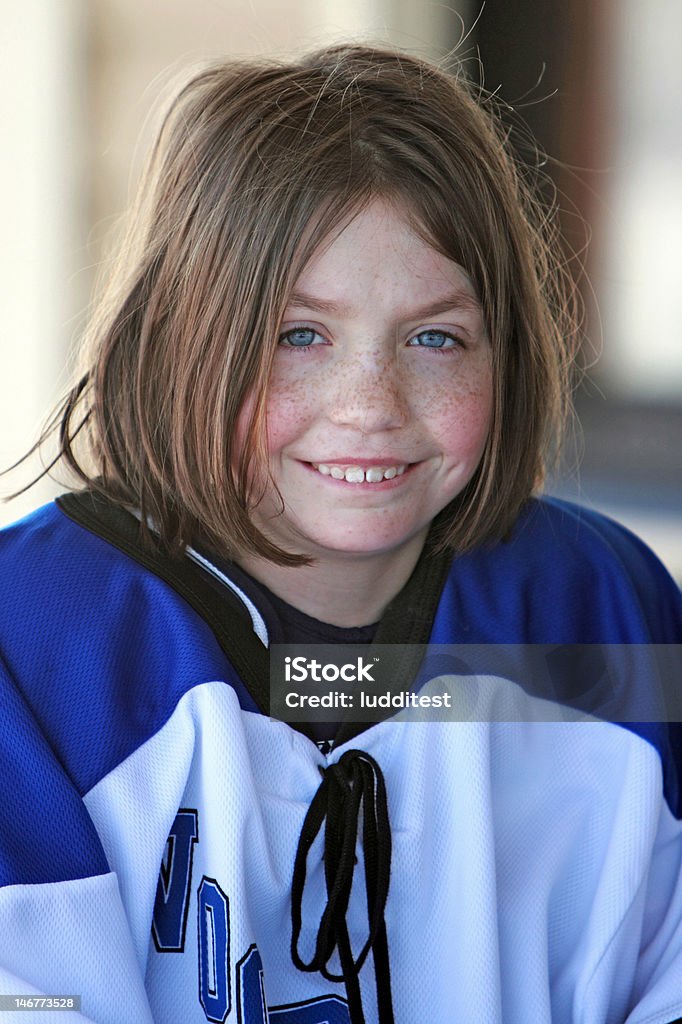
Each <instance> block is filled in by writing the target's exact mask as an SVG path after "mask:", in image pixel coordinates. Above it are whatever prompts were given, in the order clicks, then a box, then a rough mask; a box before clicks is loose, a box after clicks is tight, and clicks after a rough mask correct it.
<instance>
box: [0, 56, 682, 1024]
mask: <svg viewBox="0 0 682 1024" xmlns="http://www.w3.org/2000/svg"><path fill="white" fill-rule="evenodd" d="M573 337H574V323H573V320H572V304H571V289H570V285H569V284H568V282H567V280H566V278H565V276H563V275H562V272H561V270H560V267H559V257H558V246H557V242H556V238H555V235H554V234H553V229H552V228H551V218H549V217H548V216H547V215H546V214H545V213H544V212H543V211H542V210H541V209H540V208H539V207H538V206H537V204H536V202H535V200H533V199H532V198H531V196H530V194H529V193H528V190H527V188H526V186H525V184H524V179H523V176H522V175H521V174H520V173H519V171H517V170H516V168H515V166H514V163H513V161H512V159H511V157H510V155H509V151H508V146H507V144H506V140H505V137H504V133H503V132H502V130H501V129H500V127H499V126H498V124H497V123H496V121H495V118H494V117H493V114H492V113H491V111H490V109H489V108H488V107H486V106H485V105H479V103H478V102H476V101H475V100H474V98H472V95H471V93H470V91H469V89H468V87H467V86H466V84H465V83H464V82H463V81H462V80H461V79H460V78H458V77H456V76H455V77H453V76H451V75H450V74H447V73H445V72H443V71H441V70H439V69H438V68H437V67H435V66H433V65H431V64H428V63H426V62H424V61H422V60H418V59H416V58H414V57H411V56H408V55H406V54H403V53H395V52H389V51H384V50H380V49H372V48H369V47H363V46H342V47H336V48H333V49H328V50H323V51H320V52H317V53H314V54H312V55H310V56H307V57H305V58H304V59H302V60H300V61H297V62H294V63H290V64H275V63H223V64H216V65H215V66H212V67H209V68H207V69H206V70H205V71H203V72H202V73H200V74H198V75H197V76H196V77H195V78H194V79H193V80H192V81H191V82H190V83H189V84H188V85H187V86H186V87H185V88H184V89H183V90H182V92H181V93H180V94H179V96H178V97H177V98H176V100H175V102H174V103H173V106H172V108H171V110H170V112H169V114H168V116H167V117H166V120H165V122H164V124H163V127H162V129H161V132H160V136H159V139H158V141H157V144H156V147H155V149H154V151H153V155H152V159H151V163H150V167H149V170H148V172H147V175H146V177H145V180H144V182H143V186H142V192H141V199H140V204H139V206H138V209H137V210H136V212H135V214H134V216H133V218H132V220H131V232H130V235H129V237H128V238H127V239H126V242H125V244H124V246H123V249H122V256H121V261H120V264H119V266H118V269H117V271H116V273H115V274H114V276H113V278H112V284H111V288H110V290H109V293H108V294H107V296H106V297H105V299H104V301H103V303H102V306H101V308H100V311H99V314H98V316H97V318H96V320H95V323H94V325H93V327H92V331H91V339H90V341H91V349H90V355H89V361H88V362H87V366H86V369H85V371H84V373H83V375H82V377H81V379H80V382H79V383H78V385H77V387H75V388H74V390H73V391H72V393H71V394H70V395H69V397H68V399H67V401H66V404H65V406H64V408H63V410H62V411H61V414H60V417H59V419H60V429H61V434H60V437H61V454H62V456H63V459H64V460H65V462H66V463H67V464H68V465H69V466H70V467H71V468H72V469H73V470H75V471H76V472H77V473H78V475H79V477H80V481H81V485H82V486H81V489H80V490H79V491H78V492H77V493H73V494H69V495H65V496H63V497H62V498H60V499H58V500H57V502H56V503H55V504H53V505H50V506H48V507H46V508H43V509H41V510H39V511H38V512H36V513H35V514H33V515H32V516H30V517H29V518H28V519H26V520H25V521H24V522H22V523H19V524H17V525H16V526H14V527H12V528H10V529H9V530H7V531H6V532H5V534H4V535H3V537H2V541H1V543H0V564H1V566H2V572H3V574H4V576H3V578H4V579H5V581H6V586H7V596H6V598H5V601H4V602H3V605H2V610H1V611H0V637H1V638H2V639H1V643H2V652H3V660H2V663H1V673H2V675H1V681H2V691H1V692H2V702H3V714H4V719H3V721H4V723H5V724H4V729H3V738H2V744H3V752H2V759H1V761H0V764H1V765H2V784H3V799H2V802H1V803H0V814H2V816H3V822H2V830H1V833H0V835H1V843H2V847H1V858H0V868H1V871H2V876H3V879H2V880H3V882H4V883H5V888H4V889H3V891H2V895H0V916H1V919H2V928H1V929H0V963H1V969H2V973H1V975H0V977H1V981H0V986H1V989H0V990H1V991H2V993H5V999H6V1000H10V1002H11V1001H12V1000H17V999H19V1000H20V1001H21V1000H22V999H23V1000H24V1006H27V1005H29V1006H31V1007H33V1011H34V1015H35V1019H42V1017H40V1016H38V1012H37V1011H36V1006H43V1005H44V1004H43V1003H40V999H42V998H45V999H47V1000H50V999H53V998H54V997H57V996H60V997H64V998H67V1000H68V998H72V1004H71V1005H72V1008H73V1009H72V1017H71V1019H74V1020H89V1021H97V1022H99V1024H120V1022H135V1024H143V1022H150V1021H158V1022H164V1024H170V1022H178V1024H180V1022H181V1024H190V1022H192V1021H197V1022H199V1021H204V1020H209V1021H220V1022H222V1021H230V1022H236V1021H239V1022H241V1024H262V1022H265V1021H266V1020H269V1021H270V1022H277V1024H321V1022H323V1021H327V1022H333V1024H360V1022H363V1021H367V1022H380V1024H387V1022H391V1021H396V1022H399V1024H416V1022H418V1021H433V1022H438V1024H451V1022H455V1021H456V1022H473V1021H476V1022H477V1024H483V1022H485V1024H503V1022H504V1024H529V1022H534V1024H549V1022H557V1024H568V1022H571V1024H578V1022H580V1024H616V1022H624V1021H627V1022H628V1024H645V1022H646V1024H667V1022H671V1021H674V1020H675V1019H676V1018H677V1017H678V1016H679V1015H680V1014H682V876H681V872H680V864H681V860H682V829H681V826H680V812H681V810H682V808H681V805H680V790H679V777H680V776H679V761H676V760H675V758H676V756H677V758H678V759H679V742H676V741H678V740H679V733H678V732H676V731H675V729H676V727H675V726H673V725H670V724H665V722H660V723H659V724H656V723H650V724H648V725H647V724H645V725H635V724H627V725H626V724H621V725H617V724H613V723H612V722H609V721H607V720H602V721H591V722H589V723H585V722H579V721H568V720H567V721H562V720H557V721H554V722H538V721H528V722H523V721H515V722H507V723H504V722H500V721H494V720H493V719H492V717H491V718H489V719H488V720H485V721H483V720H481V721H467V722H455V721H445V722H441V721H420V722H415V721H404V720H400V721H398V720H391V719H390V718H387V720H384V721H376V722H374V723H369V724H364V725H361V724H355V725H353V724H352V723H350V722H348V721H345V722H343V723H341V724H339V722H338V721H337V722H331V723H330V722H328V723H326V724H323V725H321V726H319V725H318V726H310V725H301V726H297V727H296V728H294V727H293V726H292V725H291V724H287V723H285V722H282V721H277V720H274V719H271V718H270V717H269V715H268V708H269V704H268V696H269V694H268V645H269V644H273V643H283V642H285V643H324V644H328V643H339V642H342V643H349V642H350V643H359V644H363V645H366V646H365V647H363V648H361V650H362V651H363V652H365V653H367V652H369V653H370V654H371V653H372V652H375V651H381V650H382V645H385V644H403V645H410V646H409V647H405V652H406V657H405V661H404V664H403V667H402V668H401V669H400V671H401V672H402V673H403V676H405V679H406V682H407V685H408V687H409V685H410V684H414V687H415V692H416V690H417V689H418V688H419V687H418V685H417V683H415V676H414V670H412V669H410V665H412V664H413V662H414V659H412V658H411V656H410V655H411V652H414V650H415V649H416V650H420V649H421V646H422V645H425V644H446V645H459V644H467V645H472V644H475V645H480V647H481V649H482V650H484V651H485V650H488V649H489V645H499V644H507V645H535V644H544V645H552V650H553V651H562V650H563V651H565V650H569V652H570V651H572V650H574V648H573V647H572V646H570V645H578V644H590V645H592V644H610V645H632V644H637V645H650V644H657V645H674V644H679V643H680V642H681V641H682V604H681V601H680V596H679V594H678V592H677V590H676V588H675V587H674V584H673V583H672V581H671V580H670V578H669V577H668V576H667V574H666V572H665V570H664V569H663V568H662V567H661V566H660V564H659V563H658V562H657V561H656V559H655V558H654V557H653V556H652V554H651V553H650V552H649V551H648V550H647V549H645V548H644V547H643V545H642V544H641V543H640V542H639V541H638V540H637V539H636V538H634V537H633V536H631V535H630V534H628V533H627V532H626V531H625V530H623V529H622V528H621V527H619V526H617V525H616V524H614V523H612V522H610V521H608V520H606V519H604V518H602V517H601V516H599V515H597V514H595V513H590V512H586V511H584V510H579V509H577V508H575V507H572V506H570V505H568V504H565V503H562V502H559V501H554V500H549V499H539V498H537V497H533V495H534V493H535V492H536V491H537V490H538V488H539V486H540V483H541V480H542V475H543V467H544V464H545V459H546V457H547V453H548V450H549V447H550V445H551V443H552V440H553V439H554V438H555V437H556V431H557V425H558V423H559V422H560V418H561V413H562V409H563V406H564V401H565V395H566V371H567V366H568V362H569V355H570V347H571V341H572V338H573ZM458 649H459V648H458ZM490 649H491V648H490ZM670 650H674V648H672V647H671V648H670ZM465 675H466V673H465V672H462V673H461V674H460V675H459V676H457V675H455V676H452V675H451V676H450V678H449V680H448V685H449V687H450V690H451V692H457V690H458V688H459V686H460V684H461V685H462V686H464V682H465ZM401 678H402V677H401ZM405 679H403V680H402V681H403V682H404V681H405ZM581 682H582V680H581ZM500 683H502V685H503V686H505V685H506V686H508V687H510V688H511V687H514V686H515V687H517V688H518V685H519V683H520V684H521V686H522V687H524V688H525V690H526V691H527V695H528V696H529V699H531V701H532V699H535V700H536V703H537V696H538V694H537V692H536V690H537V687H535V682H534V680H533V679H531V678H524V677H523V673H522V674H521V678H520V679H518V678H517V679H514V678H511V679H509V680H508V681H507V682H506V683H505V682H504V679H500V678H498V679H497V680H494V679H493V678H492V677H490V679H489V685H490V686H494V685H499V684H500ZM479 684H480V685H481V686H483V687H485V686H486V685H488V684H487V683H486V679H485V678H484V677H481V678H479ZM419 685H421V684H419ZM645 685H646V680H645V679H644V678H643V677H638V678H636V679H635V682H634V684H632V686H633V694H634V697H635V698H637V696H638V695H639V694H640V692H641V691H642V688H643V686H645ZM534 687H535V690H534ZM590 710H591V711H592V712H593V714H594V716H595V717H597V718H600V717H601V718H603V719H606V718H607V717H608V716H607V715H606V714H605V713H601V714H600V711H601V706H600V705H599V704H598V703H597V704H596V705H595V703H594V702H593V704H592V705H591V708H590ZM336 714H338V712H337V713H336ZM388 715H389V712H386V716H388ZM331 717H334V715H332V716H331ZM346 717H349V716H346ZM481 717H482V716H481ZM531 717H532V716H531ZM557 718H558V719H560V718H561V716H560V715H557ZM360 817H362V821H360ZM75 997H79V1000H80V1002H79V1001H78V999H76V998H75ZM31 998H34V999H35V1000H36V1001H35V1002H32V1003H26V1000H30V999H31ZM10 1002H6V1003H5V1004H4V1005H5V1006H6V1007H8V1008H11V1006H10ZM67 1019H68V1017H67Z"/></svg>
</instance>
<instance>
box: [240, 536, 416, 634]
mask: <svg viewBox="0 0 682 1024" xmlns="http://www.w3.org/2000/svg"><path fill="white" fill-rule="evenodd" d="M424 539H425V537H424V536H422V535H420V536H419V537H417V538H414V539H413V543H412V544H410V545H409V546H408V547H407V548H406V549H403V550H401V551H400V553H398V554H397V553H396V552H395V551H392V552H387V553H386V554H373V555H371V556H363V555H361V554H358V555H350V554H347V553H343V554H342V555H341V554H340V555H339V556H337V557H334V555H333V554H332V555H331V556H329V555H325V557H324V558H320V559H317V560H316V561H315V562H314V563H313V564H312V565H303V566H295V567H291V566H284V565H275V564H274V563H273V562H269V561H267V560H266V559H263V558H260V557H258V556H255V555H244V556H243V557H240V558H238V559H237V562H238V563H239V564H240V565H241V566H242V568H243V569H245V570H246V571H247V572H248V573H250V574H251V576H253V577H254V579H256V580H259V581H260V582H261V583H263V584H264V585H265V586H266V587H267V588H268V589H269V590H271V591H272V592H273V593H274V594H277V596H278V597H281V598H282V599H283V600H284V601H286V602H287V603H288V604H290V605H293V607H294V608H298V609H299V611H302V612H305V613H306V615H310V616H312V617H313V618H315V619H318V620H320V621H321V622H327V623H329V624H330V625H333V626H346V627H352V626H369V625H371V624H373V623H374V622H378V621H379V619H380V618H381V616H382V615H383V613H384V611H385V609H386V607H387V605H388V604H389V603H390V602H391V601H392V600H393V598H394V597H395V596H396V594H398V593H399V592H400V591H401V590H402V588H403V587H404V586H405V584H406V583H407V581H408V579H409V578H410V575H411V574H412V570H413V569H414V567H415V565H416V564H417V561H418V560H419V555H420V554H421V551H422V548H423V546H424Z"/></svg>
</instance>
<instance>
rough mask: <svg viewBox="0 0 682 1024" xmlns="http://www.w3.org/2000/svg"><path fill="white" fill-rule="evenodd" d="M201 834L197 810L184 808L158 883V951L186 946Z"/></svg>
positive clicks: (170, 838)
mask: <svg viewBox="0 0 682 1024" xmlns="http://www.w3.org/2000/svg"><path fill="white" fill-rule="evenodd" d="M198 838H199V829H198V824H197V812H196V811H193V810H185V809H184V808H181V810H179V811H178V813H177V814H176V816H175V821H174V822H173V826H172V828H171V830H170V835H169V836H168V841H167V843H166V856H165V858H164V861H163V863H162V864H161V870H160V872H159V881H158V883H157V886H156V900H155V903H154V916H153V918H152V936H153V938H154V945H155V946H156V948H157V950H158V952H159V953H182V951H183V949H184V948H185V929H186V927H187V911H188V909H189V893H190V880H191V875H192V856H193V854H194V844H195V843H196V842H197V840H198Z"/></svg>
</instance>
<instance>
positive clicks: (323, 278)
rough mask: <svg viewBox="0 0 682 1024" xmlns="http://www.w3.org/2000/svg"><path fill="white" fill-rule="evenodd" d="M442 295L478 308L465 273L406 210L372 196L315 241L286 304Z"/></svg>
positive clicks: (341, 303) (337, 305)
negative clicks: (365, 204) (426, 234)
mask: <svg viewBox="0 0 682 1024" xmlns="http://www.w3.org/2000/svg"><path fill="white" fill-rule="evenodd" d="M448 295H449V296H451V297H453V298H458V299H459V300H460V303H461V304H464V305H466V304H470V305H471V306H472V307H474V306H475V307H476V308H479V306H478V302H477V297H476V291H475V288H474V285H473V283H472V281H471V278H470V277H469V275H468V274H467V273H466V271H465V270H464V269H463V268H462V267H461V266H460V265H459V264H457V263H456V262H455V261H454V260H451V259H449V258H448V257H447V256H445V255H443V253H441V252H440V251H438V249H436V248H435V247H434V246H433V245H431V244H429V242H428V241H427V240H426V239H425V238H424V235H423V233H420V232H419V231H418V230H417V229H416V227H415V226H414V223H413V220H412V218H411V217H410V211H409V210H408V209H407V208H406V207H405V206H402V205H400V204H397V203H395V202H388V201H386V200H383V199H375V200H373V201H372V202H371V203H370V204H369V205H367V206H366V207H364V208H362V209H361V210H360V211H359V212H355V213H353V214H350V215H348V216H347V217H346V218H345V219H344V220H342V221H341V223H340V225H339V226H337V227H336V228H335V229H334V230H332V231H331V232H330V233H329V234H328V235H326V236H325V237H324V238H323V239H322V241H321V242H320V243H319V244H318V245H317V247H316V248H315V249H314V251H313V253H312V255H311V257H310V258H309V260H308V261H307V263H306V264H305V266H304V267H303V269H302V271H301V273H300V274H299V276H298V278H297V279H296V282H295V284H294V288H293V292H292V295H291V296H290V302H289V304H290V305H291V304H299V305H300V304H310V303H308V302H307V301H306V300H308V299H310V298H315V297H317V298H319V299H321V300H323V301H322V302H320V303H318V305H319V306H320V308H323V307H325V306H328V307H329V309H330V311H333V309H337V308H340V307H343V306H344V305H352V303H353V300H357V299H358V298H362V299H363V300H364V301H365V302H367V301H374V300H376V301H379V302H381V301H382V299H385V300H387V301H391V302H395V301H397V300H402V301H404V302H406V303H408V304H409V303H410V302H414V301H417V300H431V299H442V298H444V297H445V296H448ZM332 307H333V309H332Z"/></svg>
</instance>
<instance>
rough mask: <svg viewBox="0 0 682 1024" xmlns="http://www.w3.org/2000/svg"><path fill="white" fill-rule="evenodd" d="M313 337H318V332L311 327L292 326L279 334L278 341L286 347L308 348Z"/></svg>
mask: <svg viewBox="0 0 682 1024" xmlns="http://www.w3.org/2000/svg"><path fill="white" fill-rule="evenodd" d="M315 338H319V334H318V333H317V331H314V330H313V329H312V327H292V328H291V330H289V331H284V333H283V334H280V336H279V343H280V345H285V346H286V347H288V348H310V346H311V345H312V344H313V342H314V340H315Z"/></svg>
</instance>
